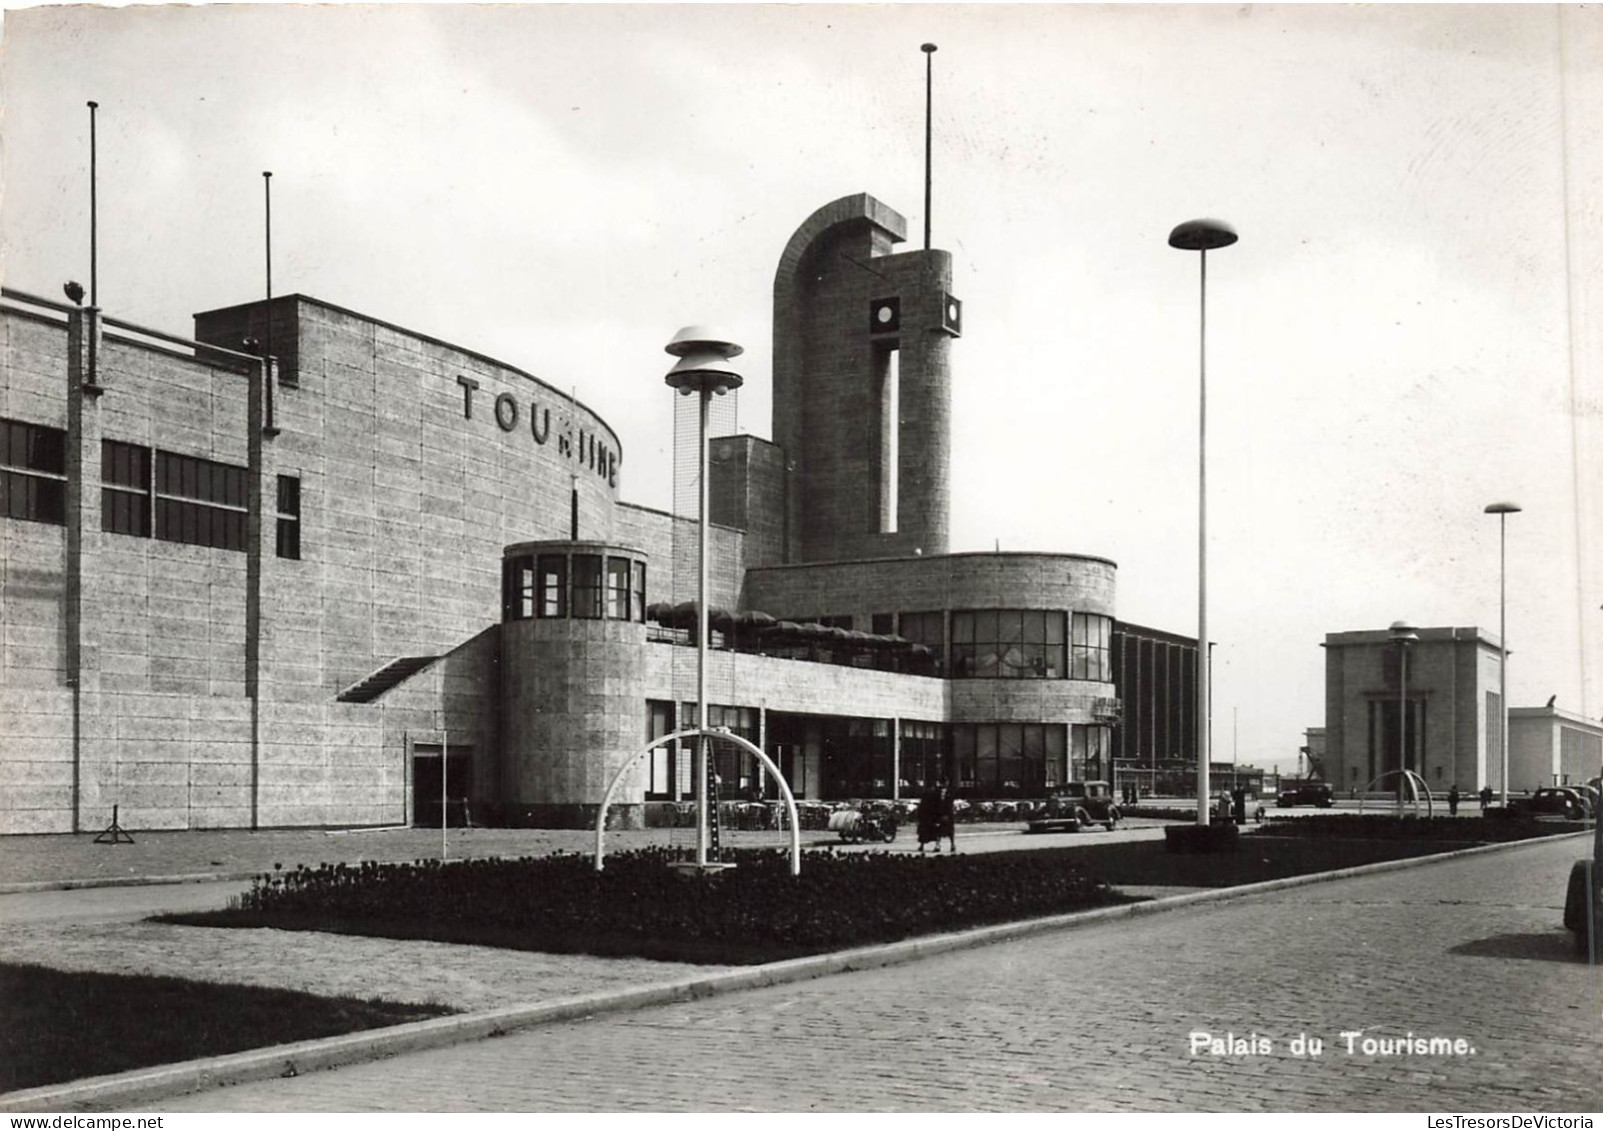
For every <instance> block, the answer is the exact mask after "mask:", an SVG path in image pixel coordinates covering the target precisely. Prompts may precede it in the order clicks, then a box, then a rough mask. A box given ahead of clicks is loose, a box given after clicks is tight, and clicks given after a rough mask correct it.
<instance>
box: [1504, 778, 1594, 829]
mask: <svg viewBox="0 0 1603 1131" xmlns="http://www.w3.org/2000/svg"><path fill="white" fill-rule="evenodd" d="M1508 804H1509V808H1510V809H1513V810H1514V811H1515V812H1516V813H1519V814H1520V815H1522V816H1531V817H1563V818H1564V819H1565V820H1569V821H1579V820H1583V819H1585V818H1586V817H1589V816H1591V814H1592V801H1591V799H1590V798H1589V797H1587V795H1586V794H1585V793H1583V792H1582V791H1581V790H1579V789H1575V788H1573V787H1571V786H1567V785H1550V786H1545V787H1544V788H1542V789H1539V790H1537V791H1536V792H1535V793H1533V794H1531V795H1530V796H1529V797H1511V798H1509V802H1508Z"/></svg>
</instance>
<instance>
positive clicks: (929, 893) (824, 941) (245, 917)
mask: <svg viewBox="0 0 1603 1131" xmlns="http://www.w3.org/2000/svg"><path fill="white" fill-rule="evenodd" d="M1073 853H1074V850H1072V849H1059V850H1053V851H1045V852H1005V853H987V854H965V855H959V856H946V857H933V858H923V857H918V856H906V855H895V854H886V853H841V854H836V853H830V852H824V853H809V854H808V856H807V860H806V863H805V865H804V866H803V868H802V874H801V875H800V876H792V875H790V873H789V859H788V856H787V855H786V854H785V853H783V852H775V851H770V850H745V851H740V852H735V853H730V854H726V857H729V858H733V859H734V860H735V861H736V862H737V863H738V867H736V868H734V869H732V870H729V871H726V872H722V873H718V874H714V875H707V876H694V875H683V874H679V873H676V872H674V871H673V870H671V869H670V868H669V867H668V865H669V864H670V863H671V862H672V861H673V860H674V859H676V858H677V857H676V854H674V853H672V852H670V851H669V850H666V849H643V850H639V851H632V852H624V853H619V854H617V855H615V856H609V857H608V858H607V861H606V870H605V871H603V872H600V873H598V872H596V871H595V870H594V867H593V864H592V862H591V860H590V858H589V857H585V856H574V855H562V856H549V857H542V858H530V859H521V860H477V861H468V862H464V863H456V864H446V865H441V864H439V863H437V862H434V861H419V862H417V863H414V864H375V863H365V864H361V865H358V866H355V867H351V866H347V865H344V864H339V865H333V866H328V865H325V866H323V867H321V868H316V869H307V868H301V869H297V870H295V871H293V872H278V873H275V874H273V875H270V876H264V877H260V878H259V879H258V880H257V881H256V882H255V884H254V885H253V886H252V889H251V891H250V892H248V893H246V894H245V895H244V896H242V897H241V901H240V906H239V907H238V908H237V909H230V910H227V911H218V912H207V913H201V914H184V915H169V916H162V917H161V919H162V920H163V921H164V922H177V923H187V924H191V925H197V926H210V927H277V928H284V929H290V930H295V929H301V930H329V931H338V932H344V933H350V934H364V935H376V936H381V937H388V938H423V939H434V940H438V941H445V942H461V943H477V944H481V945H491V946H505V947H513V948H517V949H524V950H541V951H548V952H558V953H563V952H567V953H588V954H612V955H617V954H629V955H634V956H638V957H644V958H655V959H664V960H669V961H690V962H705V963H717V964H730V965H739V964H750V963H759V962H772V961H776V960H779V959H783V958H792V957H799V956H801V955H807V954H817V953H822V952H827V951H832V950H840V949H844V948H847V947H852V946H864V945H868V944H871V943H883V942H892V941H896V940H898V939H904V938H910V937H913V936H917V935H923V934H932V933H936V932H940V931H948V930H957V929H960V928H964V927H973V926H979V925H982V924H986V923H1000V922H1009V921H1013V920H1019V919H1029V918H1034V917H1039V916H1044V915H1054V914H1060V913H1065V912H1070V911H1080V910H1085V909H1087V908H1092V907H1100V906H1104V905H1107V904H1113V903H1121V902H1128V901H1129V897H1126V896H1123V895H1121V894H1120V893H1118V892H1115V891H1113V890H1112V889H1111V888H1109V887H1108V885H1107V884H1105V883H1102V882H1100V881H1097V880H1094V879H1091V878H1090V877H1089V876H1087V874H1086V873H1085V872H1084V870H1083V869H1081V868H1080V867H1078V866H1077V864H1076V862H1075V857H1074V855H1073Z"/></svg>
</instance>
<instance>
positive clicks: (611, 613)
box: [607, 558, 629, 620]
mask: <svg viewBox="0 0 1603 1131" xmlns="http://www.w3.org/2000/svg"><path fill="white" fill-rule="evenodd" d="M607 618H608V619H609V620H628V619H629V559H628V558H608V559H607Z"/></svg>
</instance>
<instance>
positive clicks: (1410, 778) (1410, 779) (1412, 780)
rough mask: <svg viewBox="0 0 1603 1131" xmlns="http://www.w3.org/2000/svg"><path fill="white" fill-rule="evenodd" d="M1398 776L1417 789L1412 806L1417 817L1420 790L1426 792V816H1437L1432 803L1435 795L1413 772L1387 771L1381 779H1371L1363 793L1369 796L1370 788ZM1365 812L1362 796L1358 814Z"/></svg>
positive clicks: (1359, 800) (1359, 799) (1359, 801)
mask: <svg viewBox="0 0 1603 1131" xmlns="http://www.w3.org/2000/svg"><path fill="white" fill-rule="evenodd" d="M1397 774H1401V775H1402V776H1403V780H1404V781H1406V782H1407V783H1408V784H1409V785H1411V786H1414V787H1415V788H1414V800H1413V802H1412V804H1413V806H1414V813H1415V814H1416V815H1417V814H1418V813H1419V791H1420V790H1424V791H1425V816H1427V817H1430V816H1433V815H1434V814H1435V803H1434V802H1433V801H1432V797H1433V796H1434V795H1433V794H1432V793H1431V791H1430V786H1429V785H1427V784H1425V779H1424V778H1422V777H1420V776H1419V775H1418V774H1417V773H1415V772H1414V771H1413V770H1387V771H1386V772H1385V773H1383V774H1381V775H1380V776H1379V777H1377V778H1373V779H1371V780H1370V782H1369V785H1366V786H1364V788H1363V793H1365V794H1367V793H1368V792H1369V789H1370V786H1374V785H1378V784H1379V783H1381V782H1383V781H1385V780H1386V779H1387V778H1389V777H1394V776H1396V775H1397ZM1363 811H1364V798H1363V797H1362V796H1360V797H1359V798H1358V812H1359V813H1363Z"/></svg>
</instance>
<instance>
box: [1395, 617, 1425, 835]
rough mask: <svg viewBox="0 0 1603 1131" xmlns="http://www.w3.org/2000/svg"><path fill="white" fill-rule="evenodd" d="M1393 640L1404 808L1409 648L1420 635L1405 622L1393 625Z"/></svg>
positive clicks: (1399, 781) (1399, 788) (1399, 779)
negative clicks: (1395, 648) (1395, 651)
mask: <svg viewBox="0 0 1603 1131" xmlns="http://www.w3.org/2000/svg"><path fill="white" fill-rule="evenodd" d="M1390 632H1391V638H1392V639H1393V640H1395V641H1396V642H1397V720H1398V721H1397V769H1398V771H1399V773H1398V775H1397V807H1398V808H1399V809H1401V808H1402V807H1403V787H1404V785H1406V784H1407V782H1408V773H1407V771H1408V770H1410V769H1412V767H1411V766H1410V765H1409V764H1408V762H1409V758H1408V646H1409V645H1410V644H1417V643H1418V642H1419V633H1418V632H1415V631H1414V626H1413V625H1411V624H1409V623H1408V622H1407V621H1405V620H1394V621H1392V623H1391V629H1390Z"/></svg>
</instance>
